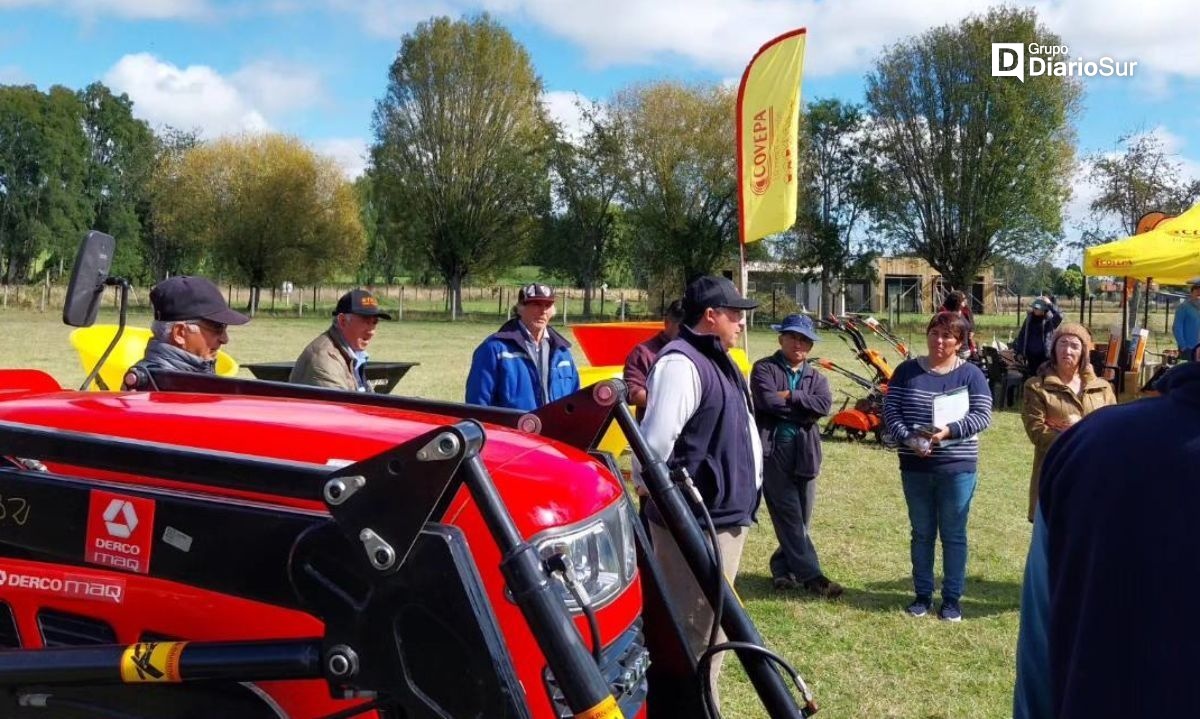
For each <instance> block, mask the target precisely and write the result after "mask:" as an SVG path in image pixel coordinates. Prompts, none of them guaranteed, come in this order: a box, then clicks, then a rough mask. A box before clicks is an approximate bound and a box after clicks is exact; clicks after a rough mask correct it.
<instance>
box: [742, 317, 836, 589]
mask: <svg viewBox="0 0 1200 719" xmlns="http://www.w3.org/2000/svg"><path fill="white" fill-rule="evenodd" d="M771 329H773V330H775V331H776V332H778V333H779V350H778V351H776V352H775V353H774V354H773V355H771V356H770V357H764V358H762V359H760V360H759V361H757V362H755V363H754V369H753V370H751V372H750V392H751V394H752V395H753V398H754V418H755V421H756V423H757V424H758V428H759V432H760V433H761V435H762V447H763V457H764V461H763V498H764V499H765V500H766V502H767V509H769V510H770V512H771V523H772V524H773V525H774V527H775V537H776V538H777V539H778V540H779V547H778V548H777V549H776V550H775V552H774V554H772V555H771V577H772V581H773V584H774V586H775V588H776V589H780V590H792V589H799V590H803V591H806V592H808V593H810V594H813V595H816V596H818V597H823V598H826V599H832V598H834V597H837V596H839V595H841V593H842V586H841V585H840V584H838V583H837V582H834V581H830V579H829V578H828V577H826V576H825V574H824V573H823V572H822V571H821V562H820V560H819V559H818V558H817V548H816V547H815V546H813V542H812V537H811V535H810V534H809V529H808V528H809V522H810V521H811V520H812V512H813V504H814V503H815V501H816V496H817V475H818V474H819V473H820V471H821V429H820V426H819V425H818V422H819V421H820V419H821V418H822V417H824V416H825V415H827V414H829V410H830V409H831V408H832V407H833V392H832V391H831V390H830V388H829V380H827V379H826V378H825V375H823V374H821V373H820V372H818V371H816V369H814V368H813V367H812V366H811V365H810V364H809V362H808V353H809V352H810V351H812V348H813V344H814V343H816V342H819V341H820V339H821V338H820V337H819V336H818V335H817V331H816V329H815V328H814V327H813V322H812V320H811V319H809V318H808V317H806V316H804V315H799V314H795V315H788V316H787V317H785V318H784V320H783V322H782V323H780V324H777V325H771Z"/></svg>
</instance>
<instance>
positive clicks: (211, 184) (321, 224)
mask: <svg viewBox="0 0 1200 719" xmlns="http://www.w3.org/2000/svg"><path fill="white" fill-rule="evenodd" d="M160 200H161V203H162V204H161V206H160V208H159V212H160V219H161V222H162V228H163V230H164V232H165V233H166V234H167V235H168V236H174V237H178V238H180V240H181V241H182V242H184V243H188V244H196V245H202V246H204V247H206V248H208V250H209V252H210V253H211V257H212V259H213V262H214V264H215V266H216V268H217V269H218V270H222V271H224V272H225V273H227V274H228V276H230V277H231V278H233V279H234V280H237V281H239V282H244V283H246V284H248V285H249V286H250V287H251V289H252V291H251V299H250V304H249V309H250V311H251V312H252V313H253V312H255V311H256V310H257V308H258V297H259V294H260V291H261V288H263V287H274V286H277V285H278V284H280V283H281V282H283V281H284V280H290V281H294V282H296V283H299V284H308V283H313V282H319V281H321V280H325V279H328V278H330V277H331V276H332V275H333V274H334V273H335V272H339V271H348V270H353V269H355V268H356V267H357V266H358V264H359V263H360V262H361V260H362V254H363V249H364V245H365V237H364V233H363V227H362V220H361V218H360V214H359V212H360V210H359V206H358V201H357V198H356V196H355V193H354V187H353V185H351V183H350V182H349V181H347V180H346V179H345V177H344V176H343V175H342V171H341V169H340V168H339V167H338V166H337V163H335V162H334V161H333V160H332V159H331V158H327V157H322V156H319V155H317V154H316V153H314V152H313V151H312V150H310V149H309V148H308V147H306V146H305V145H304V144H303V143H302V142H300V141H299V140H297V139H295V138H292V137H286V136H283V135H254V136H247V137H240V138H227V139H222V140H218V141H216V142H212V143H210V144H205V145H200V146H198V147H195V148H193V149H191V150H188V151H187V152H185V153H183V155H182V156H181V158H180V161H179V164H178V167H176V168H174V169H173V170H172V171H171V173H170V174H169V175H168V176H167V177H166V178H164V185H163V187H162V189H161V194H160Z"/></svg>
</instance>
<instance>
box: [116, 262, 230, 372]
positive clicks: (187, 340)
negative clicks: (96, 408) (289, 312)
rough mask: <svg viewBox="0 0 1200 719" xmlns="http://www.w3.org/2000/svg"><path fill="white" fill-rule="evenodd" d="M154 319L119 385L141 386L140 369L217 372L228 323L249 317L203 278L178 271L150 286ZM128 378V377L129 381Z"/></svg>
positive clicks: (227, 340) (226, 339)
mask: <svg viewBox="0 0 1200 719" xmlns="http://www.w3.org/2000/svg"><path fill="white" fill-rule="evenodd" d="M150 305H151V306H152V307H153V308H154V319H153V320H152V321H151V322H150V335H151V339H150V342H149V343H147V345H146V354H145V356H144V357H143V358H142V359H141V360H140V361H138V362H137V363H136V364H134V365H133V367H131V368H130V370H129V372H130V373H131V376H127V377H126V380H125V386H126V387H127V388H144V387H145V386H147V385H148V383H149V377H148V375H146V374H145V373H144V370H149V369H154V370H169V371H172V372H196V373H200V374H216V373H217V369H216V366H217V351H218V350H220V349H221V347H222V346H223V345H225V344H226V343H227V342H229V334H228V332H227V331H226V328H227V327H228V325H244V324H246V323H247V322H249V321H250V318H249V317H247V316H246V315H243V314H242V313H240V312H235V311H234V310H231V309H229V305H228V304H226V303H225V298H224V297H222V296H221V291H220V290H219V289H217V286H216V285H214V284H213V283H212V282H209V281H208V280H206V279H205V278H203V277H190V276H187V275H180V276H177V277H171V278H168V279H165V280H163V281H162V282H159V283H158V284H157V285H155V286H154V287H153V288H151V290H150ZM131 380H132V381H131Z"/></svg>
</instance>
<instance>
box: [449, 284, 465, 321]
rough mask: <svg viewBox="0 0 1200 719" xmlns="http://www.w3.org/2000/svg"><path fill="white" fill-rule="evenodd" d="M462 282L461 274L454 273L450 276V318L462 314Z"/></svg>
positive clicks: (455, 317)
mask: <svg viewBox="0 0 1200 719" xmlns="http://www.w3.org/2000/svg"><path fill="white" fill-rule="evenodd" d="M462 282H463V276H462V274H460V273H457V272H456V273H454V274H453V275H451V276H450V319H451V320H456V319H458V316H459V315H461V314H462Z"/></svg>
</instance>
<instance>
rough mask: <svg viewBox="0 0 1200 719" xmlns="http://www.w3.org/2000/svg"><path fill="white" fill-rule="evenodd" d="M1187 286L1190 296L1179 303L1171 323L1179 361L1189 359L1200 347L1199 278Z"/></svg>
mask: <svg viewBox="0 0 1200 719" xmlns="http://www.w3.org/2000/svg"><path fill="white" fill-rule="evenodd" d="M1188 284H1190V285H1191V286H1192V288H1191V296H1190V297H1189V298H1188V299H1186V300H1184V301H1183V302H1180V303H1179V307H1178V308H1177V309H1176V310H1175V320H1174V321H1173V322H1172V323H1171V332H1172V333H1173V334H1174V335H1175V344H1176V346H1178V347H1179V357H1180V359H1183V358H1186V357H1191V356H1192V350H1194V349H1196V347H1200V277H1195V278H1193V279H1192V280H1191V281H1190V282H1189V283H1188Z"/></svg>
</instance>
